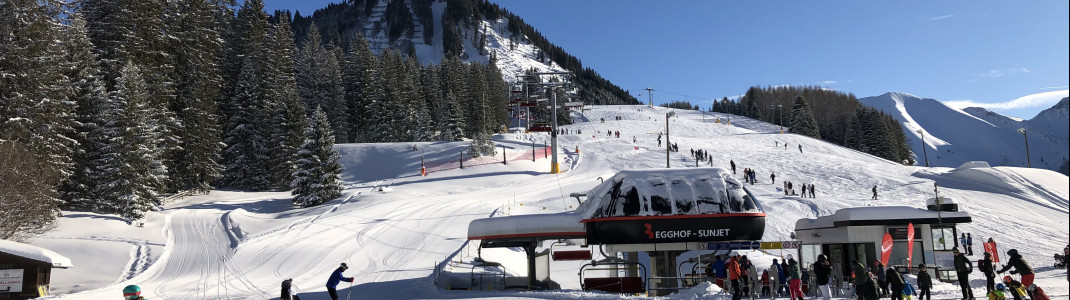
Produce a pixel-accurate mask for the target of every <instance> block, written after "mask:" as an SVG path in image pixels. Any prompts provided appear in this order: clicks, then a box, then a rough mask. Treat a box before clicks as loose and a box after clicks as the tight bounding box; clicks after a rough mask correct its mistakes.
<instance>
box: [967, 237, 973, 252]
mask: <svg viewBox="0 0 1070 300" xmlns="http://www.w3.org/2000/svg"><path fill="white" fill-rule="evenodd" d="M966 255H969V256H973V235H972V234H969V233H967V234H966Z"/></svg>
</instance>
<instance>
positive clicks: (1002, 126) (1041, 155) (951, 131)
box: [859, 93, 1070, 170]
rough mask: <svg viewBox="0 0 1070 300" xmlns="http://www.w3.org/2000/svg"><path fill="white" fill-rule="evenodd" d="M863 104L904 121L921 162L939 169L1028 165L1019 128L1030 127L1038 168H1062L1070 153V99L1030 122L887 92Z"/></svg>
mask: <svg viewBox="0 0 1070 300" xmlns="http://www.w3.org/2000/svg"><path fill="white" fill-rule="evenodd" d="M859 102H861V103H862V104H863V105H866V106H869V107H873V108H876V109H879V110H882V111H884V112H885V113H888V114H891V115H892V116H894V117H895V118H896V119H897V120H899V121H900V122H901V124H902V125H903V131H904V133H905V134H906V136H907V140H908V143H909V144H910V148H911V149H912V150H913V152H914V154H915V155H916V156H917V164H918V165H922V166H924V165H925V157H926V155H927V156H928V160H929V165H930V166H934V167H936V166H941V167H957V166H959V165H961V164H962V163H964V162H967V161H986V162H988V163H989V164H991V165H994V166H996V165H998V166H1016V167H1024V166H1026V165H1027V162H1026V153H1025V151H1026V150H1025V138H1024V137H1023V136H1022V135H1021V134H1019V133H1018V129H1019V128H1025V129H1026V133H1027V134H1028V137H1029V159H1030V161H1031V163H1032V166H1033V167H1034V168H1043V169H1049V170H1058V169H1059V168H1060V167H1062V166H1063V165H1065V164H1066V161H1067V159H1068V158H1067V157H1068V156H1070V149H1068V148H1067V144H1068V143H1070V138H1068V131H1070V130H1068V129H1067V128H1068V127H1070V125H1068V124H1070V123H1068V122H1070V116H1068V104H1067V98H1064V99H1062V101H1060V102H1059V103H1058V104H1056V105H1055V106H1053V107H1051V108H1049V109H1047V110H1044V111H1042V112H1040V113H1039V114H1037V116H1036V117H1034V118H1032V119H1029V120H1018V119H1014V118H1009V117H1006V116H1003V115H1000V114H998V113H995V112H992V111H989V110H987V109H984V108H977V107H971V108H965V109H962V110H959V109H955V108H951V107H948V106H947V105H945V104H944V103H943V102H940V101H938V100H935V99H928V98H921V97H917V96H913V95H910V94H905V93H886V94H884V95H880V96H876V97H866V98H862V99H859ZM919 130H920V131H921V132H919ZM922 135H924V139H925V143H924V149H923V144H922Z"/></svg>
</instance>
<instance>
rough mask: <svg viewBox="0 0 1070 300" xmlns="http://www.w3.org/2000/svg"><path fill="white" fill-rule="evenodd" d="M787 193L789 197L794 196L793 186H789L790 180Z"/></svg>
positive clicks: (789, 184)
mask: <svg viewBox="0 0 1070 300" xmlns="http://www.w3.org/2000/svg"><path fill="white" fill-rule="evenodd" d="M788 191H789V195H790V196H795V186H794V185H792V184H791V181H790V180H789V181H788Z"/></svg>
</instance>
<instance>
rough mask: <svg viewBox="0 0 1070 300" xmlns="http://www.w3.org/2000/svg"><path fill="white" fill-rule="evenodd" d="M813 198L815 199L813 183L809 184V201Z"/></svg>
mask: <svg viewBox="0 0 1070 300" xmlns="http://www.w3.org/2000/svg"><path fill="white" fill-rule="evenodd" d="M815 197H816V196H814V184H813V183H811V184H810V199H813V198H815Z"/></svg>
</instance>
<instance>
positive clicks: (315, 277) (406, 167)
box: [31, 106, 1070, 299]
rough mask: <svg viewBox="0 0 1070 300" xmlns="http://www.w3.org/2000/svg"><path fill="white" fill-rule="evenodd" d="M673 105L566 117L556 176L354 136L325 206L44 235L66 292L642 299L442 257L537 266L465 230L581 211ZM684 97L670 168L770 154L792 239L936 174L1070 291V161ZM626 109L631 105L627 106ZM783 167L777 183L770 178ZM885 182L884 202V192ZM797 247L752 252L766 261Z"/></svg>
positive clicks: (658, 150) (928, 187)
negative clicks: (892, 135) (999, 159)
mask: <svg viewBox="0 0 1070 300" xmlns="http://www.w3.org/2000/svg"><path fill="white" fill-rule="evenodd" d="M669 111H670V109H666V108H649V107H644V106H596V107H588V109H587V110H585V111H584V112H583V114H584V115H583V116H580V115H575V116H574V117H575V119H578V120H594V121H593V122H578V123H576V124H574V125H569V126H566V127H565V128H566V129H568V130H569V132H571V133H572V134H568V135H562V136H560V140H561V142H560V143H561V145H562V146H563V147H562V150H561V153H560V154H561V162H562V164H563V166H564V169H565V170H566V171H565V172H564V173H562V174H556V175H552V174H548V170H549V162H548V159H546V158H543V155H542V153H540V152H538V151H537V152H536V153H535V154H536V155H535V161H534V162H533V161H531V160H530V159H528V158H525V159H520V160H512V161H509V163H508V164H507V165H506V164H502V163H501V162H500V161H497V163H491V164H485V165H480V166H472V165H466V167H465V168H463V169H460V168H452V169H442V170H439V171H436V172H433V173H431V174H430V175H428V176H426V177H424V176H420V175H419V166H420V162H421V158H423V159H424V160H425V163H426V164H427V165H431V164H439V163H441V162H447V161H448V162H454V161H456V160H457V159H458V157H459V154H460V150H462V149H465V148H466V147H467V144H466V143H463V142H439V143H418V144H416V146H417V147H416V150H415V151H414V150H413V144H410V143H405V144H345V145H339V146H338V150H339V151H340V153H341V155H342V161H343V163H344V164H345V167H346V171H345V174H344V175H343V179H344V180H345V181H346V190H345V192H344V195H343V196H342V197H341V198H339V199H336V200H333V201H330V202H327V203H325V204H323V205H321V206H318V207H312V208H307V209H299V208H293V207H291V206H290V205H289V197H290V196H289V193H286V192H263V193H250V192H241V191H227V190H214V191H212V192H211V194H209V195H199V196H194V197H188V198H184V199H181V200H179V201H177V202H175V203H169V204H167V205H166V207H165V210H162V211H158V212H150V213H149V214H148V216H147V217H146V223H145V226H144V227H130V226H126V225H124V224H123V223H122V222H121V221H119V220H118V219H117V218H115V217H113V216H107V215H96V214H86V213H80V212H65V213H64V216H63V217H62V218H61V219H60V221H59V224H58V228H57V229H56V230H55V231H52V232H49V233H47V234H45V235H42V236H39V237H37V238H36V239H34V240H33V241H32V242H31V244H33V245H36V246H40V247H45V248H48V249H51V250H53V251H55V252H57V253H59V254H61V255H64V256H66V257H69V258H71V261H72V263H73V265H74V266H75V267H73V268H70V269H61V270H55V271H54V273H53V275H52V293H53V294H54V295H55V296H53V297H52V298H55V299H112V298H116V297H117V295H118V294H119V291H120V290H121V289H122V288H123V287H124V286H125V285H127V284H138V285H140V286H141V287H142V288H143V290H144V291H145V294H146V297H147V298H149V299H273V298H277V297H278V292H279V284H280V283H281V281H282V280H284V279H287V278H293V279H294V283H295V285H296V286H297V287H299V292H300V294H301V296H302V298H303V299H326V298H327V294H326V288H325V287H324V283H325V282H326V280H327V277H328V276H329V274H330V273H331V271H332V270H334V269H335V268H336V267H337V266H338V265H339V264H340V263H342V262H345V263H347V264H348V265H349V266H350V267H351V269H350V270H349V271H347V272H346V273H345V274H346V275H347V276H353V277H355V278H356V282H355V283H353V285H352V286H350V285H349V284H348V283H342V285H340V286H339V288H340V293H341V294H343V297H345V296H346V295H349V296H351V297H359V298H362V299H429V298H433V299H468V298H489V299H496V298H497V299H632V297H628V296H618V295H610V294H604V293H596V292H583V291H579V278H578V276H577V271H578V269H579V268H580V266H581V265H582V264H583V262H565V263H562V264H554V265H553V266H552V268H551V274H552V277H553V279H554V280H555V281H557V282H558V283H559V284H560V285H561V287H562V288H563V289H564V290H561V291H547V292H538V291H514V290H508V291H486V290H481V291H454V290H445V289H442V288H439V287H436V286H435V285H434V282H435V280H436V276H437V275H438V274H439V271H440V270H447V271H448V270H455V271H456V272H457V273H461V272H469V271H470V269H467V268H466V267H470V266H471V262H473V261H474V259H475V257H476V255H478V254H480V253H481V254H482V255H483V257H484V258H487V259H491V260H493V261H497V262H501V263H502V264H503V266H505V267H506V268H507V269H508V270H509V273H511V274H525V273H526V267H525V263H524V256H523V254H522V250H510V249H508V248H505V249H504V250H503V251H498V252H492V251H488V249H484V250H483V251H482V252H480V251H478V250H477V248H476V247H475V246H474V245H472V244H471V243H468V242H467V241H466V236H467V232H468V225H469V223H470V222H471V221H472V220H475V219H480V218H486V217H490V216H499V215H522V214H542V213H558V212H566V211H573V210H575V209H576V204H577V203H576V200H575V199H573V198H571V197H569V194H570V193H572V192H587V191H589V190H590V189H592V188H593V187H595V186H597V185H598V184H599V180H598V178H599V177H602V178H609V177H610V176H613V175H614V174H616V173H617V172H618V171H620V170H625V169H649V168H663V167H665V164H666V152H665V150H664V148H662V147H658V146H657V142H656V138H657V135H658V133H659V132H660V133H665V130H666V128H665V126H666V122H665V121H666V120H665V116H666V113H668V112H669ZM676 113H677V117H674V118H672V119H670V120H669V126H670V128H669V136H668V139H669V141H671V142H673V143H677V144H678V145H679V148H680V150H681V151H680V152H673V153H669V154H668V158H669V164H670V165H671V167H672V168H689V167H693V166H694V165H695V161H694V160H693V159H692V158H691V156H690V154H689V150H690V149H703V150H706V151H709V154H710V155H711V156H712V157H713V161H714V167H721V168H727V167H728V164H729V161H730V160H731V161H734V162H735V163H736V165H737V168H738V169H739V170H740V171H742V169H743V168H752V169H754V170H755V171H756V172H757V174H758V176H757V179H758V184H755V185H751V186H747V188H748V189H749V190H750V191H751V192H752V193H753V194H754V196H755V198H756V199H758V201H761V204H762V207H763V208H764V210H765V212H766V214H767V218H766V232H765V235H764V236H765V239H766V240H768V241H778V240H787V239H789V235H790V233H791V232H792V231H793V228H794V226H795V223H796V221H797V220H799V219H800V218H814V217H816V216H824V215H829V214H831V213H832V212H834V211H836V210H838V209H841V208H846V207H857V206H867V205H880V206H912V207H922V206H924V205H925V201H926V200H927V199H929V198H931V197H932V186H933V182H934V181H935V182H937V183H939V184H940V186H941V187H942V188H941V195H944V196H948V197H952V198H955V199H959V200H960V204H961V205H962V207H963V208H964V209H966V210H968V211H969V212H970V213H971V215H972V216H973V218H974V220H975V221H974V223H971V224H967V225H964V226H962V227H960V230H963V231H964V232H970V233H972V234H973V235H974V237H975V238H977V239H987V238H988V237H993V238H995V239H996V240H997V241H999V243H1000V245H1001V247H1007V249H1009V248H1016V249H1018V250H1019V251H1020V252H1021V253H1023V255H1024V256H1025V258H1026V259H1027V260H1028V261H1029V262H1030V263H1031V264H1032V265H1033V267H1035V268H1036V270H1037V271H1038V276H1037V283H1038V284H1039V285H1041V286H1042V287H1044V288H1045V289H1046V290H1047V291H1048V293H1049V295H1052V296H1053V297H1056V298H1059V299H1066V298H1067V297H1070V288H1068V287H1067V285H1066V281H1065V274H1064V273H1063V272H1065V271H1063V270H1055V269H1053V268H1052V267H1050V266H1051V263H1052V259H1051V255H1052V254H1053V253H1054V252H1057V251H1061V249H1062V248H1063V247H1064V246H1065V245H1066V243H1067V240H1066V238H1067V236H1068V234H1070V219H1068V217H1067V211H1068V204H1067V197H1068V194H1070V180H1068V178H1067V177H1066V176H1064V175H1060V174H1055V173H1054V172H1051V171H1046V170H1040V169H1024V168H1015V167H994V168H971V169H961V170H959V169H951V168H921V167H914V166H902V165H898V164H896V163H892V162H889V161H886V160H883V159H880V158H877V157H874V156H871V155H868V154H865V153H860V152H857V151H853V150H850V149H845V148H842V147H839V146H836V145H832V144H828V143H825V142H822V141H819V140H814V139H811V138H807V137H802V136H797V135H794V134H777V132H778V130H777V127H776V126H773V125H770V124H766V123H762V122H758V121H755V120H751V119H747V118H741V117H737V116H731V125H728V124H725V123H726V122H720V123H717V122H715V121H716V120H718V119H720V120H722V121H727V119H728V117H729V116H728V115H722V114H713V113H700V112H695V111H683V110H677V111H676ZM617 116H620V117H621V118H622V120H621V121H615V118H614V117H617ZM967 117H968V116H967ZM603 118H604V119H605V120H606V121H605V123H601V122H600V121H598V120H600V119H603ZM607 131H620V133H621V137H620V138H614V137H610V136H607V134H606V133H607ZM580 132H582V134H580ZM633 137H634V138H635V140H636V141H637V142H636V143H633V142H632V138H633ZM547 138H548V136H547V135H545V134H521V133H511V134H503V135H497V136H495V143H496V144H498V145H502V146H505V147H506V148H507V149H508V151H507V153H506V154H507V156H510V157H514V156H513V155H517V156H516V157H528V156H527V155H530V154H532V153H531V149H532V143H533V142H534V143H537V144H541V143H542V142H544V141H546V139H547ZM663 141H664V139H663ZM785 144H788V145H787V147H785ZM799 145H801V146H802V151H800V150H799V149H798V146H799ZM499 155H500V154H499ZM487 159H488V160H491V161H493V160H495V159H500V158H487ZM706 166H708V165H706ZM773 172H775V173H776V179H777V182H775V183H773V182H770V180H769V175H770V173H773ZM737 176H738V175H737ZM737 178H738V177H737ZM783 180H790V181H792V182H793V183H795V184H800V183H807V184H813V185H814V186H815V187H816V190H817V193H816V194H817V198H815V199H810V198H805V199H804V198H799V197H795V196H784V194H783V193H782V192H780V191H779V190H778V187H780V186H781V183H782V181H783ZM873 185H877V186H878V189H879V193H880V197H881V199H882V200H880V201H879V202H874V201H870V200H868V199H869V196H870V195H869V193H870V190H869V189H870V188H871V187H872V186H873ZM787 253H790V252H780V251H770V252H768V253H765V254H757V253H754V254H753V255H754V257H755V258H756V259H755V260H756V261H760V263H759V266H762V265H768V261H770V260H771V258H772V257H777V256H781V255H783V254H787ZM685 255H694V253H691V254H685ZM759 258H760V259H759ZM568 263H571V264H568ZM975 275H976V274H975ZM974 278H977V277H976V276H975V277H974ZM973 286H974V287H977V289H975V293H979V291H983V285H982V284H981V283H980V281H978V280H975V281H974V282H973ZM455 287H457V286H455ZM460 287H461V288H463V286H460ZM934 291H935V293H934V296H935V297H934V298H936V299H950V298H957V295H958V292H957V288H956V287H955V286H954V285H951V284H940V285H938V286H937V287H936V289H935V290H934ZM716 292H717V289H715V288H710V287H708V286H699V287H696V288H695V289H692V290H689V291H686V292H683V293H680V294H677V295H675V296H671V297H669V299H696V297H698V298H702V299H721V298H719V297H721V296H717V295H716Z"/></svg>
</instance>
